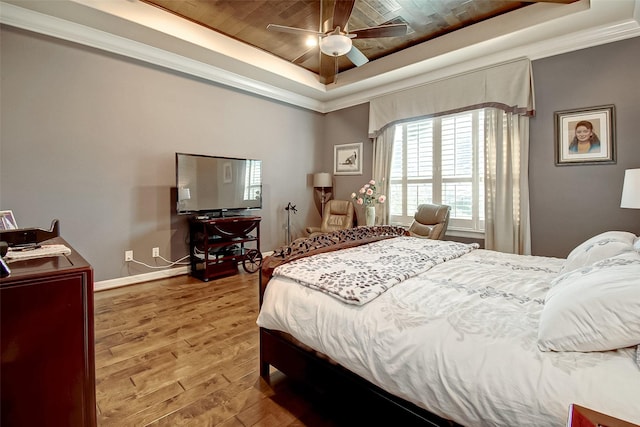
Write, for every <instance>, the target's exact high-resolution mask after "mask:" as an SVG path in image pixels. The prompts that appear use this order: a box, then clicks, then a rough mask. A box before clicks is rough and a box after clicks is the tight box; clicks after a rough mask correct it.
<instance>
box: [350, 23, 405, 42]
mask: <svg viewBox="0 0 640 427" xmlns="http://www.w3.org/2000/svg"><path fill="white" fill-rule="evenodd" d="M407 29H408V28H407V24H390V25H380V26H379V27H369V28H361V29H359V30H355V31H351V32H350V34H355V35H357V36H358V38H359V39H371V38H377V37H400V36H405V35H407Z"/></svg>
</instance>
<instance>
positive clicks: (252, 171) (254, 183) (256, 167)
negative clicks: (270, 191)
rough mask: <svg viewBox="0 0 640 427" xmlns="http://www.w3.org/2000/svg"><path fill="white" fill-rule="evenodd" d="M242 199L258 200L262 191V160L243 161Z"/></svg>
mask: <svg viewBox="0 0 640 427" xmlns="http://www.w3.org/2000/svg"><path fill="white" fill-rule="evenodd" d="M244 172H245V176H244V182H245V185H244V199H245V200H258V199H259V198H260V197H261V194H260V191H262V162H261V161H260V160H247V161H246V162H245V171H244Z"/></svg>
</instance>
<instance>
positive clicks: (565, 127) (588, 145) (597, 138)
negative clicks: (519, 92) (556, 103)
mask: <svg viewBox="0 0 640 427" xmlns="http://www.w3.org/2000/svg"><path fill="white" fill-rule="evenodd" d="M554 116H555V144H556V150H555V151H556V165H558V166H560V165H576V164H598V163H615V138H614V135H615V129H614V126H615V108H614V106H613V105H603V106H599V107H591V108H584V109H579V110H565V111H556V112H555V113H554Z"/></svg>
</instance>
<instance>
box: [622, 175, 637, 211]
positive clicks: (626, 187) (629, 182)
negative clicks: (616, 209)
mask: <svg viewBox="0 0 640 427" xmlns="http://www.w3.org/2000/svg"><path fill="white" fill-rule="evenodd" d="M620 207H621V208H631V209H640V169H627V170H626V171H624V184H623V185H622V200H621V201H620Z"/></svg>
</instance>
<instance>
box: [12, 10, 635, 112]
mask: <svg viewBox="0 0 640 427" xmlns="http://www.w3.org/2000/svg"><path fill="white" fill-rule="evenodd" d="M80 1H85V2H88V3H91V2H90V1H89V0H76V1H70V2H65V5H66V6H67V7H69V8H73V7H76V8H79V7H83V8H85V9H86V8H87V5H86V4H80V3H79V2H80ZM27 3H37V2H24V4H25V5H26V4H27ZM93 3H94V4H99V3H98V2H93ZM107 3H108V2H107ZM102 4H103V5H104V4H105V3H102ZM572 5H575V7H574V8H573V9H572V10H571V13H570V15H569V16H553V15H549V14H550V13H552V12H555V11H557V10H559V9H557V8H555V9H554V7H553V6H552V5H550V4H536V5H532V6H529V7H530V8H531V7H534V6H540V7H539V8H538V9H535V10H537V11H542V12H544V13H546V14H547V16H549V17H550V18H549V19H548V20H547V21H548V22H540V23H539V24H536V25H534V26H532V27H531V28H526V29H519V30H514V31H513V32H512V33H509V34H504V35H496V34H491V35H489V36H486V37H485V38H484V40H482V41H480V42H477V43H474V44H473V45H470V46H461V44H460V43H458V44H457V45H455V44H449V46H454V48H452V49H451V51H448V50H447V42H448V41H449V40H455V38H454V37H453V36H451V37H449V38H447V37H444V38H440V40H438V43H436V44H430V42H427V43H423V44H422V45H418V46H414V47H413V48H410V49H407V50H405V51H402V52H399V53H397V54H394V55H389V56H388V57H385V58H382V59H381V60H376V61H373V62H372V63H371V64H372V65H374V64H375V63H378V64H377V65H374V66H373V67H372V66H369V67H368V73H369V75H366V74H363V70H359V69H352V70H349V71H346V72H344V73H341V74H340V78H339V79H338V80H339V81H340V84H338V85H333V86H332V85H330V86H328V87H324V86H323V85H319V84H318V83H317V82H316V81H315V77H313V78H312V77H311V76H312V73H310V72H306V70H304V71H301V70H300V68H299V67H296V66H294V65H292V64H290V63H288V62H287V61H283V60H279V59H276V58H275V57H273V56H268V57H265V56H264V55H265V53H264V52H262V51H259V52H258V50H257V49H254V48H251V47H248V46H246V45H244V44H241V45H242V46H241V50H243V55H248V56H249V57H253V58H256V57H260V55H262V59H264V60H265V61H266V62H267V63H268V64H269V65H268V66H265V67H263V69H260V67H259V66H253V67H252V66H251V65H250V64H247V61H244V62H242V61H241V60H237V61H235V62H233V60H232V59H230V57H231V55H232V53H231V50H229V49H228V51H227V52H224V54H221V53H219V52H218V53H217V54H218V56H213V55H204V54H203V53H211V51H210V50H208V51H207V50H206V49H205V48H204V47H202V46H197V45H196V44H195V43H194V42H191V41H189V40H187V41H185V40H181V39H178V38H176V37H175V36H173V38H172V39H171V41H172V42H173V44H174V45H176V44H177V45H180V46H179V47H180V48H183V50H184V52H185V53H184V54H181V52H180V51H172V50H170V49H163V48H159V47H156V46H153V45H151V43H149V37H150V38H153V36H156V38H158V36H159V35H161V33H160V32H158V31H156V32H155V33H153V32H149V34H148V39H147V40H145V41H146V42H144V41H138V40H134V39H133V37H124V36H121V35H117V34H113V33H111V32H109V31H104V30H102V29H98V28H94V27H93V26H91V25H92V21H91V20H89V19H87V25H85V24H84V23H83V22H82V19H79V18H78V19H74V20H70V19H63V18H61V17H57V16H53V14H49V13H46V11H45V13H43V12H40V11H37V10H33V9H30V8H27V7H22V6H23V4H21V3H20V2H17V4H13V3H8V2H0V23H2V24H3V25H9V26H13V27H17V28H21V29H24V30H28V31H33V32H36V33H39V34H44V35H47V36H51V37H55V38H59V39H63V40H67V41H71V42H74V43H79V44H82V45H85V46H89V47H92V48H96V49H100V50H104V51H107V52H111V53H115V54H118V55H123V56H126V57H129V58H134V59H137V60H140V61H143V62H147V63H150V64H154V65H158V66H161V67H165V68H168V69H171V70H174V71H178V72H182V73H185V74H188V75H192V76H196V77H198V78H201V79H205V80H208V81H211V82H214V83H216V84H220V85H224V86H228V87H232V88H235V89H239V90H242V91H245V92H248V93H252V94H256V95H259V96H262V97H266V98H269V99H273V100H276V101H279V102H284V103H287V104H291V105H294V106H297V107H301V108H305V109H309V110H312V111H316V112H320V113H328V112H331V111H336V110H339V109H342V108H346V107H350V106H354V105H358V104H362V103H366V102H368V101H369V100H370V99H372V98H375V97H378V96H381V95H384V94H385V93H390V92H395V91H397V90H402V89H406V88H410V87H413V86H416V85H419V84H424V83H428V82H430V81H434V80H437V79H440V78H444V77H446V76H450V75H455V74H459V73H463V72H466V71H469V70H472V69H475V68H481V67H484V66H488V65H491V64H496V63H500V62H505V61H509V60H512V59H515V58H521V57H528V58H529V59H532V60H534V59H540V58H545V57H550V56H554V55H558V54H562V53H567V52H571V51H575V50H579V49H584V48H588V47H592V46H597V45H601V44H605V43H610V42H614V41H619V40H623V39H627V38H631V37H636V36H640V25H639V16H640V0H591V1H590V2H587V0H582V1H580V2H578V3H574V4H572ZM555 6H557V5H555ZM563 10H568V9H563ZM548 11H551V12H548ZM101 13H104V11H101ZM76 15H80V14H79V13H76ZM541 16H542V17H544V16H545V15H544V14H542V15H541ZM77 21H81V22H77ZM95 21H96V20H95V17H94V20H93V22H95ZM576 22H577V23H576ZM125 23H126V24H127V25H135V23H133V22H131V21H127V22H125ZM585 24H587V25H586V27H587V28H588V29H582V28H584V25H585ZM494 27H495V26H494ZM484 28H485V29H486V28H492V26H490V25H485V26H484ZM558 28H562V29H563V30H562V31H560V30H558ZM575 28H577V29H575ZM145 29H146V30H148V31H151V30H149V28H146V27H145ZM572 29H573V30H572ZM134 32H135V31H133V30H132V31H130V33H134ZM532 34H535V35H536V37H533V36H532ZM162 35H163V36H164V34H162ZM218 37H219V36H218ZM223 42H224V43H226V44H227V45H231V44H232V43H238V44H240V43H239V42H235V41H229V40H223ZM434 46H435V48H436V49H437V50H439V54H433V53H432V54H431V55H432V56H431V57H429V58H427V59H424V60H418V61H414V63H412V64H409V65H404V66H401V67H399V68H398V69H395V70H392V71H388V70H391V69H392V68H393V67H392V65H393V63H394V61H396V63H401V64H406V63H407V58H408V57H411V56H413V57H417V58H420V57H422V56H423V55H425V52H428V51H429V48H431V47H434ZM252 49H253V50H252ZM176 50H179V49H176ZM254 50H255V51H254ZM209 57H212V58H213V59H203V58H209ZM396 58H397V59H396ZM398 59H399V60H398ZM216 60H217V61H218V63H215V61H216ZM218 64H221V65H220V66H218ZM376 66H377V67H379V69H380V70H381V72H379V73H376ZM267 68H269V70H267ZM362 68H365V67H362ZM272 69H274V70H276V71H277V72H273V71H270V70H272ZM385 70H387V71H385ZM343 75H344V77H343ZM287 77H290V79H289V80H287ZM311 80H313V81H311Z"/></svg>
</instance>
